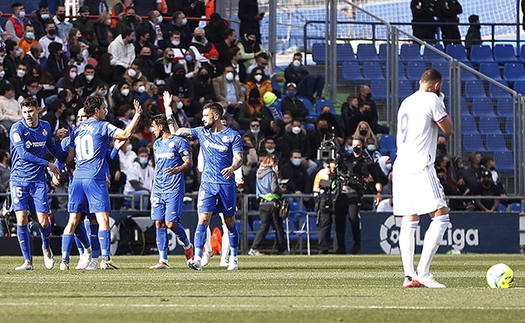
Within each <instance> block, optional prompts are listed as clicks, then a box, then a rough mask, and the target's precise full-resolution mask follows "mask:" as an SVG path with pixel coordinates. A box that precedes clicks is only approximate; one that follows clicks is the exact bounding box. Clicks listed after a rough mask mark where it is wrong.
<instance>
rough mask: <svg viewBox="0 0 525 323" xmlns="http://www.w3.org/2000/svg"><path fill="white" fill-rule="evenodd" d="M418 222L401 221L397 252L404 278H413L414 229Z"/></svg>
mask: <svg viewBox="0 0 525 323" xmlns="http://www.w3.org/2000/svg"><path fill="white" fill-rule="evenodd" d="M418 224H419V221H410V220H405V219H402V220H401V231H400V233H399V251H400V253H401V262H402V263H403V271H404V273H405V276H410V277H414V252H415V245H416V236H415V233H416V229H417V225H418Z"/></svg>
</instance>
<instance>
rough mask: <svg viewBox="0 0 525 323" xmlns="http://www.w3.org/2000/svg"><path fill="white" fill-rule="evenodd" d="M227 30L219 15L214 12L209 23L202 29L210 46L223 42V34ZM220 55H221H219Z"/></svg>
mask: <svg viewBox="0 0 525 323" xmlns="http://www.w3.org/2000/svg"><path fill="white" fill-rule="evenodd" d="M226 29H228V26H226V23H224V20H223V19H222V17H221V15H219V14H218V13H217V12H214V13H212V14H211V15H210V22H208V24H207V25H206V27H204V31H205V32H206V39H208V41H210V42H211V43H212V44H218V43H220V42H222V41H223V36H224V32H225V31H226ZM221 54H222V53H221Z"/></svg>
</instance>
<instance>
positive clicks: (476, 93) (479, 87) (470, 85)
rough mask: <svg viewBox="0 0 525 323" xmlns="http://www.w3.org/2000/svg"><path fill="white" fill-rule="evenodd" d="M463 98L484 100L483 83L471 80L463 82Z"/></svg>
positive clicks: (485, 95)
mask: <svg viewBox="0 0 525 323" xmlns="http://www.w3.org/2000/svg"><path fill="white" fill-rule="evenodd" d="M465 97H466V98H468V99H473V98H486V97H487V94H486V93H485V87H484V86H483V82H482V81H480V80H471V81H466V82H465Z"/></svg>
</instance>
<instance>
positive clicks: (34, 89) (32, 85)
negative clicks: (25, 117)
mask: <svg viewBox="0 0 525 323" xmlns="http://www.w3.org/2000/svg"><path fill="white" fill-rule="evenodd" d="M24 83H25V84H26V89H25V91H23V92H22V94H21V95H20V96H19V97H18V102H19V103H20V102H22V101H23V100H24V99H26V98H29V97H32V98H35V99H36V100H37V102H42V98H43V97H44V95H43V93H42V92H44V91H41V90H42V85H41V84H39V83H38V80H37V79H36V78H33V77H28V78H27V80H26V81H25V82H24ZM53 102H55V101H53ZM53 102H51V104H52V103H53ZM46 115H47V114H46Z"/></svg>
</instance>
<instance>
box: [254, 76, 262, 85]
mask: <svg viewBox="0 0 525 323" xmlns="http://www.w3.org/2000/svg"><path fill="white" fill-rule="evenodd" d="M253 78H254V79H255V81H256V82H257V83H259V82H260V81H261V80H262V75H261V74H257V75H255V76H254V77H253Z"/></svg>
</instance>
